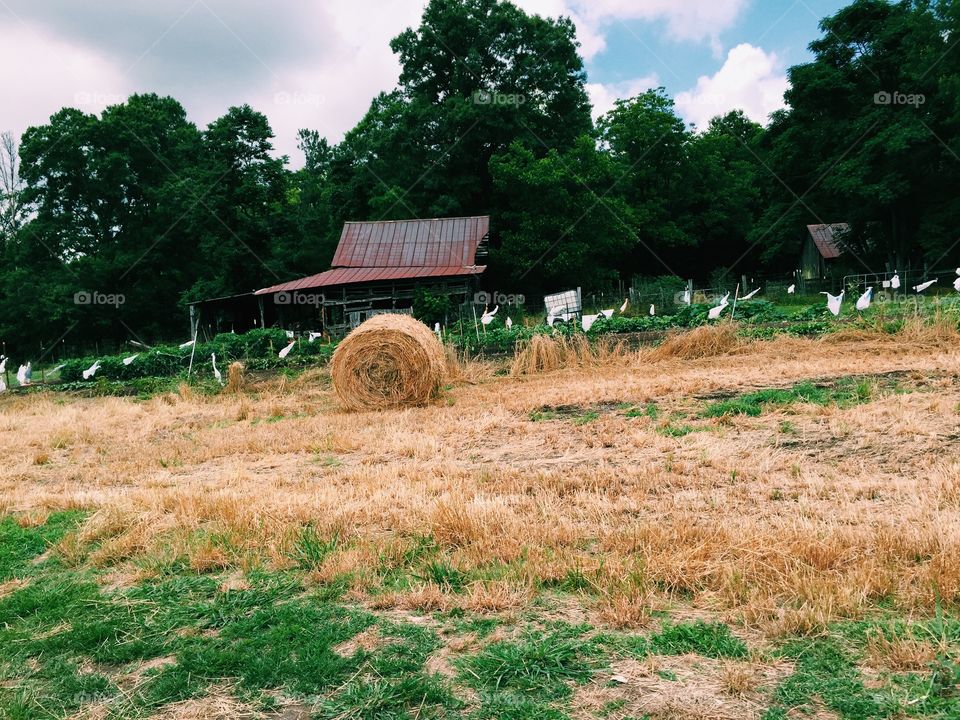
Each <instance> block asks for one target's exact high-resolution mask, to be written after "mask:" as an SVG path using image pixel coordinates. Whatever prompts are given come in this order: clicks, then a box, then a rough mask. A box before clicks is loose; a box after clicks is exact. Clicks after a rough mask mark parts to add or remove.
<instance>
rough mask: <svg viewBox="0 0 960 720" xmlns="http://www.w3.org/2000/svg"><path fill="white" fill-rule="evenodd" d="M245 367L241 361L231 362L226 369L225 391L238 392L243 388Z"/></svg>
mask: <svg viewBox="0 0 960 720" xmlns="http://www.w3.org/2000/svg"><path fill="white" fill-rule="evenodd" d="M245 369H246V368H245V367H244V364H243V363H242V362H232V363H230V367H229V368H228V370H227V392H232V393H238V392H240V391H241V390H243V371H244V370H245Z"/></svg>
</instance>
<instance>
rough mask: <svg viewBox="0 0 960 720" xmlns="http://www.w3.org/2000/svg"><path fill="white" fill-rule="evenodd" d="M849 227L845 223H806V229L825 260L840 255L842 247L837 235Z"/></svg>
mask: <svg viewBox="0 0 960 720" xmlns="http://www.w3.org/2000/svg"><path fill="white" fill-rule="evenodd" d="M849 229H850V226H849V225H848V224H847V223H828V224H824V225H807V230H808V231H809V232H810V236H811V237H812V238H813V242H814V244H815V245H816V246H817V250H819V251H820V255H821V257H823V258H825V259H826V260H832V259H833V258H838V257H840V255H841V253H843V249H842V248H841V247H840V245H839V244H838V242H837V235H842V234H843V233H845V232H847V230H849Z"/></svg>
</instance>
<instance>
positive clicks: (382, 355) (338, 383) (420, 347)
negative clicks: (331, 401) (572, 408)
mask: <svg viewBox="0 0 960 720" xmlns="http://www.w3.org/2000/svg"><path fill="white" fill-rule="evenodd" d="M446 370H447V359H446V354H445V352H444V350H443V346H442V345H440V341H439V340H437V338H436V336H435V335H434V334H433V333H432V332H431V331H430V329H429V328H428V327H427V326H426V325H424V324H423V323H422V322H420V321H419V320H414V319H413V318H412V317H410V316H408V315H393V314H387V315H377V316H375V317H372V318H370V319H369V320H367V321H366V322H364V323H363V324H362V325H360V327H358V328H357V329H356V330H354V331H353V332H351V333H350V334H349V335H348V336H347V337H346V339H345V340H343V342H341V343H340V344H339V345H338V346H337V349H336V350H335V351H334V353H333V359H332V360H331V361H330V374H331V376H332V377H333V388H334V390H335V391H336V393H337V398H338V399H339V400H340V402H341V404H342V405H343V406H344V407H345V408H347V409H349V410H376V409H385V408H393V407H403V406H407V405H422V404H424V403H425V402H427V401H428V400H430V399H431V398H433V397H434V396H436V394H437V393H438V392H439V391H440V388H441V387H442V386H443V382H444V379H445V376H446Z"/></svg>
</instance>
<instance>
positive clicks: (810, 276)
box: [800, 223, 850, 280]
mask: <svg viewBox="0 0 960 720" xmlns="http://www.w3.org/2000/svg"><path fill="white" fill-rule="evenodd" d="M849 229H850V226H849V225H847V224H846V223H828V224H823V225H807V235H806V237H805V238H804V242H803V250H802V251H801V254H800V279H801V280H825V279H827V278H829V277H830V274H831V273H830V265H831V261H833V260H836V259H837V258H839V257H840V256H841V255H842V254H843V248H842V247H841V245H840V242H839V239H840V238H841V237H842V236H843V234H844V233H845V232H847V231H848V230H849Z"/></svg>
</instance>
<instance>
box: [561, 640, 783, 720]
mask: <svg viewBox="0 0 960 720" xmlns="http://www.w3.org/2000/svg"><path fill="white" fill-rule="evenodd" d="M790 671H791V668H790V666H789V665H787V664H776V665H767V664H760V663H752V662H749V661H730V660H713V659H708V658H703V657H701V656H699V655H681V656H677V657H655V658H649V659H647V660H645V661H642V662H640V661H637V660H622V661H620V662H617V663H614V664H613V666H612V668H611V670H610V671H609V674H604V675H602V676H598V677H597V678H596V680H594V682H592V683H590V684H589V685H587V686H585V687H583V688H580V689H579V690H577V692H576V694H575V696H574V699H573V707H574V717H575V718H577V719H578V720H587V719H588V718H591V719H592V718H596V716H597V713H598V712H599V711H601V710H604V709H605V708H606V709H609V708H611V707H613V703H618V704H617V706H616V709H615V710H613V711H612V712H609V713H608V714H606V716H605V717H607V718H610V719H612V720H622V719H623V718H627V717H649V718H650V720H756V719H759V718H760V717H761V716H762V714H763V712H764V710H765V708H766V706H767V700H766V698H767V695H768V694H769V692H770V691H771V690H772V689H773V688H774V687H775V686H776V684H777V683H778V682H779V681H780V680H781V679H783V678H784V677H786V676H787V675H788V674H789V673H790Z"/></svg>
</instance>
